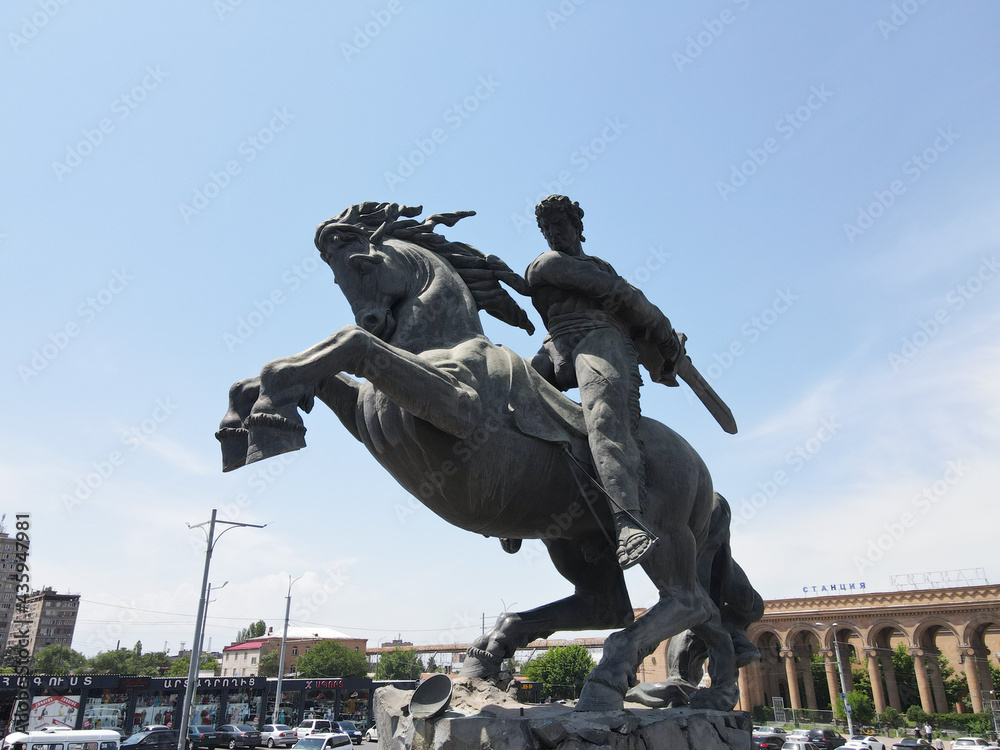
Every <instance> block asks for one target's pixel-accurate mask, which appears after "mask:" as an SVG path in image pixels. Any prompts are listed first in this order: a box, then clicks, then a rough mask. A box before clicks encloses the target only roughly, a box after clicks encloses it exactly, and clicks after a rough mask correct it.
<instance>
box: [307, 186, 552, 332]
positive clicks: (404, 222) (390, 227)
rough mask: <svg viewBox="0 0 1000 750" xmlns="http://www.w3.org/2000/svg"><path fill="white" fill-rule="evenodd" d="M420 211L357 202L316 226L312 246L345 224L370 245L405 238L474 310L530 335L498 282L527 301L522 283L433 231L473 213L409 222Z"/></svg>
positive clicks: (497, 262) (491, 259)
mask: <svg viewBox="0 0 1000 750" xmlns="http://www.w3.org/2000/svg"><path fill="white" fill-rule="evenodd" d="M423 210H424V209H423V206H401V205H399V204H398V203H374V202H372V201H366V202H364V203H358V204H356V205H353V206H350V207H348V208H346V209H344V210H343V211H342V212H340V214H338V215H337V216H335V217H333V218H332V219H328V220H327V221H324V222H323V223H322V224H320V225H319V226H318V227H317V228H316V247H318V248H320V250H322V246H321V243H322V235H323V232H324V230H325V229H327V228H328V227H330V226H332V225H339V226H344V225H349V226H351V227H354V228H355V229H358V230H360V231H362V232H363V233H365V234H367V235H368V236H369V241H370V242H371V243H372V245H374V246H375V247H378V246H379V245H381V244H382V243H383V242H384V241H385V240H387V239H390V238H395V239H400V240H407V241H409V242H412V243H413V244H415V245H419V246H420V247H422V248H424V249H426V250H430V251H431V252H433V253H435V254H436V255H438V256H440V257H441V258H444V259H445V260H446V261H448V263H449V264H450V265H451V267H452V268H454V269H455V272H456V273H458V275H459V276H460V277H461V279H462V281H463V282H465V285H466V286H467V287H468V288H469V292H470V293H471V294H472V299H473V300H474V301H475V303H476V308H477V309H479V310H484V311H485V312H486V313H488V314H489V315H492V316H493V317H494V318H497V319H498V320H502V321H503V322H504V323H507V324H508V325H512V326H514V327H515V328H523V329H524V330H525V331H527V332H528V333H529V334H532V333H534V332H535V327H534V325H532V323H531V321H530V320H529V319H528V315H527V313H525V311H524V310H523V309H521V307H520V306H519V305H518V304H517V302H515V301H514V299H513V297H511V296H510V295H509V294H508V293H507V291H506V290H505V289H504V288H503V287H501V286H500V283H499V282H501V281H502V282H503V283H505V284H506V285H507V286H509V287H510V288H511V289H513V290H514V291H516V292H517V293H518V294H523V295H524V296H526V297H530V296H531V290H530V288H529V287H528V283H527V282H526V281H525V280H524V279H523V278H522V277H521V276H519V275H518V274H517V273H515V272H514V271H512V270H511V269H510V267H509V266H508V265H507V264H506V263H504V262H503V261H502V260H501V259H500V258H498V257H497V256H495V255H486V254H484V253H482V252H480V251H479V250H477V249H476V248H474V247H473V246H472V245H467V244H465V243H464V242H452V241H450V240H448V239H447V238H446V237H444V235H441V234H438V233H437V232H435V231H434V230H435V228H436V227H437V226H438V225H439V224H444V225H445V226H446V227H453V226H455V224H456V223H458V221H459V220H460V219H464V218H465V217H467V216H475V214H476V212H475V211H454V212H451V213H446V214H434V215H433V216H429V217H428V218H426V219H425V220H424V221H422V222H421V221H416V220H414V218H413V217H415V216H419V215H420V214H421V213H422V212H423ZM399 217H403V218H402V219H400V218H399Z"/></svg>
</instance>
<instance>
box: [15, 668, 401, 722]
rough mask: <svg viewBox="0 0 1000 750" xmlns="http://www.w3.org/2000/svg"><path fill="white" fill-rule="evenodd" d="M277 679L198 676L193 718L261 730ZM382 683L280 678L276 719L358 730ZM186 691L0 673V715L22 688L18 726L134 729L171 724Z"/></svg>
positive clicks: (96, 678)
mask: <svg viewBox="0 0 1000 750" xmlns="http://www.w3.org/2000/svg"><path fill="white" fill-rule="evenodd" d="M277 683H278V681H277V680H276V679H268V678H264V677H202V678H199V680H198V686H197V692H196V694H195V699H194V701H193V714H192V718H191V723H192V724H209V725H212V726H219V725H221V724H252V725H254V726H256V727H257V728H258V729H259V728H261V727H263V726H264V724H268V723H270V722H271V718H272V716H273V712H274V705H275V699H276V697H277V696H276V692H277ZM381 684H383V683H376V682H373V681H372V680H370V679H368V678H367V677H365V678H360V679H340V678H330V679H284V680H282V682H281V697H280V702H279V705H278V715H279V722H280V723H283V724H288V725H289V726H292V727H294V726H296V725H297V724H298V723H299V722H300V721H302V720H303V719H333V720H337V721H341V720H349V721H353V722H355V723H356V724H357V725H358V726H359V727H362V728H364V727H367V726H370V724H371V722H372V698H373V695H374V691H375V688H376V687H378V686H379V685H381ZM393 684H395V685H397V686H399V683H393ZM410 687H415V683H412V684H411V685H410ZM186 688H187V678H183V677H134V676H123V675H32V676H29V677H20V678H18V677H15V676H13V675H2V676H0V716H3V717H7V716H11V715H12V712H13V710H14V707H15V702H16V699H17V696H18V695H19V694H20V695H21V696H22V699H23V697H24V692H25V691H26V692H27V694H28V696H29V697H28V700H29V702H30V712H29V713H28V715H27V726H23V727H17V728H19V729H27V730H32V729H37V728H39V727H41V726H46V725H58V726H66V727H70V728H72V729H108V728H116V729H122V730H124V731H125V732H126V733H128V734H132V733H133V732H135V731H137V730H139V729H140V728H142V727H143V726H145V725H147V724H165V725H167V726H173V725H174V724H175V721H176V718H177V712H178V710H179V708H180V707H181V706H182V705H183V702H184V691H185V690H186ZM22 720H23V716H22Z"/></svg>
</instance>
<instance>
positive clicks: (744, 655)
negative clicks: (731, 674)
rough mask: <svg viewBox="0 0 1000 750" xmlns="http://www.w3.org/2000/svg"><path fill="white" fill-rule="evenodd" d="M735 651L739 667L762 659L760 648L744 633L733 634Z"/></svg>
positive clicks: (737, 666)
mask: <svg viewBox="0 0 1000 750" xmlns="http://www.w3.org/2000/svg"><path fill="white" fill-rule="evenodd" d="M733 651H734V653H735V656H736V668H737V669H740V668H741V667H745V666H747V665H748V664H753V663H754V662H755V661H760V650H759V649H758V648H757V647H756V646H754V645H753V643H752V642H751V641H750V639H749V638H747V637H746V635H744V634H742V633H740V634H738V635H736V636H733Z"/></svg>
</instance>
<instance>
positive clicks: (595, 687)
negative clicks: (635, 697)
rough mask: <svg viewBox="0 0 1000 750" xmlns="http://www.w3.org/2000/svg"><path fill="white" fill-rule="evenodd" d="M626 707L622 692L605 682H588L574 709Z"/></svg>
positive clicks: (595, 709)
mask: <svg viewBox="0 0 1000 750" xmlns="http://www.w3.org/2000/svg"><path fill="white" fill-rule="evenodd" d="M624 707H625V699H624V698H623V697H622V694H621V693H619V692H618V691H617V690H615V689H614V688H613V687H611V686H609V685H605V684H604V683H603V682H593V681H591V682H588V683H586V684H585V685H584V686H583V690H581V691H580V700H578V701H577V703H576V707H575V708H574V709H573V710H574V711H620V710H622V709H623V708H624Z"/></svg>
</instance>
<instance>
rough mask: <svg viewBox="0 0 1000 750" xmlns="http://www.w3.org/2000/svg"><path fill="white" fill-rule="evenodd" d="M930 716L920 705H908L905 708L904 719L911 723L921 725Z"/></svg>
mask: <svg viewBox="0 0 1000 750" xmlns="http://www.w3.org/2000/svg"><path fill="white" fill-rule="evenodd" d="M929 718H930V716H928V715H927V712H926V711H924V709H922V708H921V707H920V706H910V707H909V708H908V709H906V720H907V721H909V722H912V723H913V724H919V725H921V726H923V725H924V724H925V723H926V722H927V720H928V719H929Z"/></svg>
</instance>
